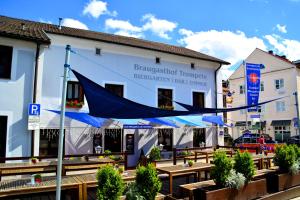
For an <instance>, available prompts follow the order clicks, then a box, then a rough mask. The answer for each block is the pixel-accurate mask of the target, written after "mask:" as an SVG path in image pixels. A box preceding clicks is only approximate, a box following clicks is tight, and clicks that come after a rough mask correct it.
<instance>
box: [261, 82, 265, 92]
mask: <svg viewBox="0 0 300 200" xmlns="http://www.w3.org/2000/svg"><path fill="white" fill-rule="evenodd" d="M260 91H261V92H263V91H265V84H264V82H262V81H261V82H260Z"/></svg>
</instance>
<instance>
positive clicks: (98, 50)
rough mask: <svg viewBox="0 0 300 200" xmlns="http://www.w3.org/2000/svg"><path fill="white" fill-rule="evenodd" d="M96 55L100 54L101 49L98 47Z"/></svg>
mask: <svg viewBox="0 0 300 200" xmlns="http://www.w3.org/2000/svg"><path fill="white" fill-rule="evenodd" d="M96 55H98V56H100V55H101V49H100V48H96Z"/></svg>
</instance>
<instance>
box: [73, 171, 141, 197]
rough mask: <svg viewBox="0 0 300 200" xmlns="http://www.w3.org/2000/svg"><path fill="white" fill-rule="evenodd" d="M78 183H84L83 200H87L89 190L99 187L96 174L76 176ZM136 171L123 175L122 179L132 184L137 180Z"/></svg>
mask: <svg viewBox="0 0 300 200" xmlns="http://www.w3.org/2000/svg"><path fill="white" fill-rule="evenodd" d="M75 177H76V179H77V180H78V181H80V182H81V183H82V198H83V200H87V198H88V197H87V196H88V195H87V193H88V188H95V187H97V186H98V180H97V178H96V174H95V173H94V174H83V175H77V176H75ZM135 177H136V171H135V170H128V171H125V172H124V173H122V179H123V180H124V181H125V182H130V181H133V180H135Z"/></svg>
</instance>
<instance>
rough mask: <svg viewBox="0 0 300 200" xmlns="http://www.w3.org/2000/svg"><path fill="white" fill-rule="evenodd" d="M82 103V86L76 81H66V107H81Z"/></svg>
mask: <svg viewBox="0 0 300 200" xmlns="http://www.w3.org/2000/svg"><path fill="white" fill-rule="evenodd" d="M83 103H84V93H83V88H82V87H81V85H80V84H79V82H77V81H68V85H67V103H66V105H67V107H75V108H76V107H79V108H81V107H82V106H83Z"/></svg>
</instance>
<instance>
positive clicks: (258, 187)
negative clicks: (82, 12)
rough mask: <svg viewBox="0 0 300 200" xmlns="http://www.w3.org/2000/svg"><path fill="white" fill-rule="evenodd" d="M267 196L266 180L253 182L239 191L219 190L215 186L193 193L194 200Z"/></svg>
mask: <svg viewBox="0 0 300 200" xmlns="http://www.w3.org/2000/svg"><path fill="white" fill-rule="evenodd" d="M266 194H267V182H266V179H259V180H253V181H251V182H249V183H248V184H246V185H245V186H244V187H243V188H241V189H231V188H220V187H218V186H216V185H215V184H212V185H210V186H205V187H202V188H200V189H198V190H196V191H195V198H194V199H203V200H224V199H230V200H250V199H257V198H258V197H261V196H264V195H266Z"/></svg>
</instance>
